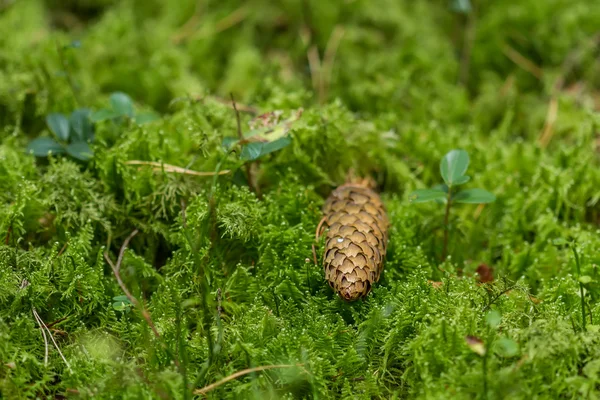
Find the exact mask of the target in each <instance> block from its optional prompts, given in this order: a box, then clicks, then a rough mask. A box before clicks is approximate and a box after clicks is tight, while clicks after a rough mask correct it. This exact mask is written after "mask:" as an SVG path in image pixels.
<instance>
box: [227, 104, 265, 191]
mask: <svg viewBox="0 0 600 400" xmlns="http://www.w3.org/2000/svg"><path fill="white" fill-rule="evenodd" d="M229 96H230V97H231V105H232V106H233V111H234V112H235V121H236V124H237V135H238V138H239V140H240V143H243V142H244V141H245V139H244V134H243V133H242V120H241V118H240V112H239V111H238V109H237V105H236V103H235V99H234V98H233V93H230V94H229ZM245 167H246V179H247V180H248V186H250V190H252V191H253V192H254V193H256V195H257V196H259V197H260V192H259V190H258V185H256V184H255V182H254V177H253V175H252V164H251V163H248V162H247V163H245Z"/></svg>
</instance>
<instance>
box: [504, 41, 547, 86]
mask: <svg viewBox="0 0 600 400" xmlns="http://www.w3.org/2000/svg"><path fill="white" fill-rule="evenodd" d="M502 53H504V55H505V56H506V57H508V58H509V59H510V60H511V61H512V62H514V63H515V64H517V65H518V66H519V67H521V69H523V70H525V71H527V72H529V73H530V74H531V75H533V76H535V77H536V78H538V79H542V78H543V75H544V70H542V69H541V68H540V67H539V66H537V65H536V64H535V63H534V62H533V61H531V60H529V59H527V58H525V56H523V55H522V54H521V53H519V52H518V51H517V50H515V49H513V48H512V47H510V46H509V45H508V44H506V43H504V44H503V45H502Z"/></svg>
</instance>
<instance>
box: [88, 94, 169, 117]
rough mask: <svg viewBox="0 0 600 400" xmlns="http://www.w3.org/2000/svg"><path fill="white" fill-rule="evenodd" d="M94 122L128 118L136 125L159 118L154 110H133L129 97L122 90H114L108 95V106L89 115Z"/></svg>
mask: <svg viewBox="0 0 600 400" xmlns="http://www.w3.org/2000/svg"><path fill="white" fill-rule="evenodd" d="M91 119H92V121H94V122H99V121H105V120H113V121H123V120H130V121H133V122H134V123H136V124H138V125H142V124H146V123H149V122H153V121H156V120H158V119H160V116H159V115H157V114H156V113H154V112H141V113H138V112H137V111H136V110H135V107H134V105H133V101H132V100H131V98H130V97H129V96H128V95H127V94H125V93H123V92H114V93H112V94H111V95H110V108H103V109H101V110H98V111H96V112H94V113H93V114H92V115H91Z"/></svg>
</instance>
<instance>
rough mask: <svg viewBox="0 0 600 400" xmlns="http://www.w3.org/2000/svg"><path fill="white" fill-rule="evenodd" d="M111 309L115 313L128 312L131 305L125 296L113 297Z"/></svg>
mask: <svg viewBox="0 0 600 400" xmlns="http://www.w3.org/2000/svg"><path fill="white" fill-rule="evenodd" d="M113 302H114V303H113V305H112V306H113V308H114V309H115V310H117V311H129V309H130V308H131V307H133V303H132V302H131V301H130V300H129V298H128V297H127V296H125V295H121V296H115V297H113Z"/></svg>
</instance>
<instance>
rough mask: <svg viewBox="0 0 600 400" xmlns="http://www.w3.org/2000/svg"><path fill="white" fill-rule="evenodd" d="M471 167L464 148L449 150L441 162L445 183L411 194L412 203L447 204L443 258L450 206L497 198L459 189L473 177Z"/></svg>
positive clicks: (446, 241)
mask: <svg viewBox="0 0 600 400" xmlns="http://www.w3.org/2000/svg"><path fill="white" fill-rule="evenodd" d="M468 167H469V155H468V154H467V152H466V151H464V150H452V151H450V152H448V153H447V154H446V155H445V156H444V157H443V158H442V161H441V162H440V173H441V174H442V178H443V179H444V184H441V185H436V186H434V187H433V188H431V189H418V190H415V191H414V192H412V193H411V194H410V201H411V202H412V203H425V202H428V201H435V202H437V203H440V204H444V203H445V204H446V211H445V214H444V248H443V251H442V259H445V258H446V254H447V251H448V232H449V220H450V208H451V207H452V204H454V203H470V204H483V203H491V202H493V201H495V200H496V196H494V194H492V193H490V192H488V191H487V190H483V189H463V190H460V191H459V190H458V186H460V185H464V184H465V183H467V182H469V180H471V178H470V177H469V176H468V175H465V173H466V172H467V168H468Z"/></svg>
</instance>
